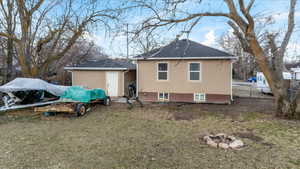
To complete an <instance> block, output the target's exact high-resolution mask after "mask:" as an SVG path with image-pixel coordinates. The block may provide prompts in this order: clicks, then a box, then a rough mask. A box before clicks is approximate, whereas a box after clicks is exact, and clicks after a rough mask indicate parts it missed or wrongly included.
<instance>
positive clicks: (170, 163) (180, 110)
mask: <svg viewBox="0 0 300 169" xmlns="http://www.w3.org/2000/svg"><path fill="white" fill-rule="evenodd" d="M272 104H273V103H272V100H270V99H266V100H263V99H261V100H260V99H252V100H249V99H238V100H237V103H236V104H233V105H210V104H203V105H197V104H193V105H175V104H171V105H162V104H151V105H146V106H145V107H144V108H139V107H134V108H133V109H131V110H129V109H127V106H126V105H123V104H113V105H112V106H110V107H104V106H98V107H95V108H94V109H93V110H92V111H91V112H90V113H89V114H87V115H86V116H84V117H80V118H76V117H70V116H64V115H59V116H57V117H51V118H47V119H46V118H44V117H42V118H40V116H38V115H32V114H31V112H30V111H26V113H25V112H18V113H15V112H13V113H8V114H4V115H2V116H0V133H1V135H0V168H5V169H9V168H43V169H46V168H49V169H50V168H51V169H52V168H54V169H55V168H63V169H77V168H78V169H79V168H80V169H81V168H103V169H111V168H112V169H125V168H128V169H167V168H174V169H175V168H176V169H184V168H186V169H194V168H195V169H196V168H197V169H198V168H201V169H219V168H222V169H223V168H224V169H233V168H241V169H247V168H259V169H263V168H266V169H269V168H272V169H275V168H276V169H280V168H282V169H286V168H300V146H299V145H300V123H299V122H297V121H288V120H282V119H276V118H273V116H272V115H271V114H270V112H272ZM23 113H24V115H22V114H23ZM219 132H223V133H228V134H232V135H234V136H237V137H239V138H241V139H242V140H243V141H244V142H245V143H246V146H245V147H244V148H243V149H241V150H223V149H216V148H212V147H209V146H207V145H206V144H204V142H203V141H202V137H203V135H205V134H207V133H219Z"/></svg>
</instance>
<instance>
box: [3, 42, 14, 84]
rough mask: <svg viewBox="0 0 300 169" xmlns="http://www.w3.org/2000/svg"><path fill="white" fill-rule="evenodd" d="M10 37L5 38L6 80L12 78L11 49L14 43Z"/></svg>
mask: <svg viewBox="0 0 300 169" xmlns="http://www.w3.org/2000/svg"><path fill="white" fill-rule="evenodd" d="M13 43H14V42H13V40H12V39H11V38H8V39H7V56H6V72H5V73H6V75H5V76H6V78H5V80H6V82H9V81H10V80H12V73H13V50H14V44H13Z"/></svg>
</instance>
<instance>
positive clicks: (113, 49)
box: [86, 0, 300, 57]
mask: <svg viewBox="0 0 300 169" xmlns="http://www.w3.org/2000/svg"><path fill="white" fill-rule="evenodd" d="M191 1H193V0H191ZM194 1H195V0H194ZM206 1H207V0H206ZM221 1H222V0H214V1H212V0H210V1H209V0H208V1H207V2H209V3H208V4H206V5H203V6H201V9H200V8H199V7H195V6H193V4H191V3H189V2H188V3H186V4H184V5H182V6H181V8H182V9H183V10H187V11H189V12H194V11H199V10H204V11H223V12H224V11H226V9H227V8H226V6H225V5H224V3H222V2H221ZM246 2H247V0H246ZM192 3H193V2H192ZM288 10H289V0H256V2H255V4H254V6H253V9H252V11H251V13H252V14H261V15H264V16H273V18H274V21H275V23H274V25H272V27H270V30H272V29H273V30H283V32H281V35H283V34H284V31H285V30H286V28H287V15H288ZM131 12H133V15H131V16H130V17H127V18H126V20H127V22H129V23H130V24H132V23H134V24H136V23H139V21H141V20H143V19H144V18H145V17H147V13H146V12H145V13H140V11H131ZM226 21H227V20H226V19H225V18H220V17H205V18H202V19H201V20H200V22H199V24H197V25H196V26H195V27H194V29H193V30H192V32H191V33H190V35H189V36H188V38H189V39H190V40H193V41H196V42H199V43H202V44H204V45H207V46H210V47H215V48H219V49H220V48H221V47H220V46H219V44H218V40H219V39H220V37H221V36H222V35H224V34H226V33H227V32H229V31H231V30H230V29H231V28H230V27H229V26H228V25H227V24H226ZM295 22H296V27H295V30H294V33H293V37H292V39H291V41H290V44H289V49H288V55H289V56H294V55H295V53H300V38H298V37H300V2H298V4H297V6H296V13H295ZM129 27H130V26H129ZM129 29H130V28H129ZM181 30H182V27H180V26H179V27H174V28H173V29H171V30H168V29H167V28H162V29H161V30H160V31H159V35H160V37H161V38H162V39H174V38H175V37H176V35H177V34H178V33H179V32H180V31H181ZM86 38H87V39H88V40H90V41H93V42H94V43H95V44H97V45H99V46H101V47H102V48H103V49H104V51H105V52H106V53H107V54H108V55H110V56H111V57H125V56H126V44H127V43H126V35H125V34H119V35H115V34H108V33H107V32H106V31H104V30H99V29H97V30H94V31H92V32H90V33H89V34H88V35H87V36H86ZM183 38H187V37H183ZM129 46H130V47H129V55H131V56H132V55H136V54H137V53H136V50H135V46H133V44H131V43H130V45H129Z"/></svg>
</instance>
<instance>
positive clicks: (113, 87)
mask: <svg viewBox="0 0 300 169" xmlns="http://www.w3.org/2000/svg"><path fill="white" fill-rule="evenodd" d="M118 77H119V76H118V72H106V89H107V94H108V96H118V82H119V79H118Z"/></svg>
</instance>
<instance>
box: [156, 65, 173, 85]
mask: <svg viewBox="0 0 300 169" xmlns="http://www.w3.org/2000/svg"><path fill="white" fill-rule="evenodd" d="M161 63H165V64H167V71H161V70H158V68H159V66H158V65H159V64H161ZM169 65H170V64H169V62H158V63H157V64H156V72H157V73H156V76H157V78H156V80H158V81H168V80H169ZM159 72H167V79H166V80H165V79H159Z"/></svg>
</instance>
